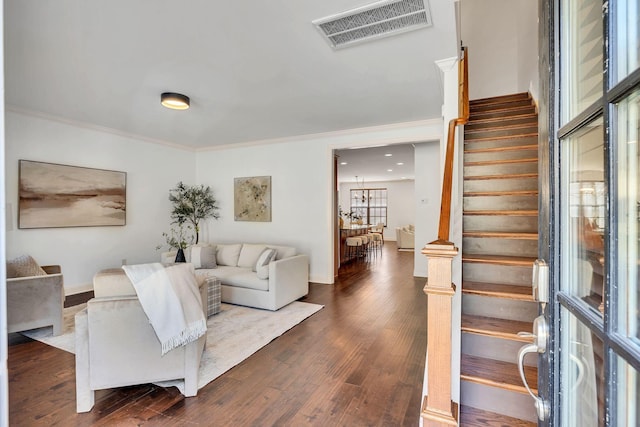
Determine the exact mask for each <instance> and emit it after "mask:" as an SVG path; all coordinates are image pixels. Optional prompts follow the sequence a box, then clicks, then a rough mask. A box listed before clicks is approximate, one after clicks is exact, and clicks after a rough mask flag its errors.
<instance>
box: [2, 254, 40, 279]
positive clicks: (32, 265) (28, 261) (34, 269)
mask: <svg viewBox="0 0 640 427" xmlns="http://www.w3.org/2000/svg"><path fill="white" fill-rule="evenodd" d="M46 275H47V272H46V271H44V270H43V269H42V268H41V267H40V266H39V265H38V263H37V262H36V260H35V259H33V258H32V257H31V256H30V255H22V256H19V257H17V258H14V259H12V260H8V261H7V278H8V279H11V278H14V277H32V276H46Z"/></svg>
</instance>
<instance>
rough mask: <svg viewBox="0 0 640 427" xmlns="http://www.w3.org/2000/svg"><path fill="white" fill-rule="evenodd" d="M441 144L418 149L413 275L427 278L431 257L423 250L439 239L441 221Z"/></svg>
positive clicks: (436, 142) (416, 153)
mask: <svg viewBox="0 0 640 427" xmlns="http://www.w3.org/2000/svg"><path fill="white" fill-rule="evenodd" d="M441 180H442V174H441V172H440V141H432V142H425V143H422V144H416V147H415V183H416V185H415V198H416V204H415V206H414V211H415V216H416V245H415V246H416V250H415V252H414V261H413V275H414V276H417V277H427V276H428V274H429V272H428V271H427V257H425V256H424V255H423V254H422V252H421V250H422V248H423V247H424V245H426V244H427V243H429V242H432V241H434V240H436V239H437V238H438V221H439V220H440V193H441V192H442V184H441Z"/></svg>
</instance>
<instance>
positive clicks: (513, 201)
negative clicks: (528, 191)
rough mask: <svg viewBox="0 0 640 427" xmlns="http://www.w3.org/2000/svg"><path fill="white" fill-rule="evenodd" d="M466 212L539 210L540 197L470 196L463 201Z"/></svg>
mask: <svg viewBox="0 0 640 427" xmlns="http://www.w3.org/2000/svg"><path fill="white" fill-rule="evenodd" d="M462 205H463V209H464V210H465V211H481V210H517V209H523V210H530V209H531V210H533V209H538V196H469V197H464V198H463V201H462Z"/></svg>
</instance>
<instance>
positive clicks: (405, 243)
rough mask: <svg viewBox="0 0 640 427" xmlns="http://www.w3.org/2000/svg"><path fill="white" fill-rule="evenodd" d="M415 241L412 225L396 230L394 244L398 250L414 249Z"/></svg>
mask: <svg viewBox="0 0 640 427" xmlns="http://www.w3.org/2000/svg"><path fill="white" fill-rule="evenodd" d="M415 240H416V239H415V229H414V227H413V225H406V226H404V227H397V228H396V244H397V246H398V249H414V248H415Z"/></svg>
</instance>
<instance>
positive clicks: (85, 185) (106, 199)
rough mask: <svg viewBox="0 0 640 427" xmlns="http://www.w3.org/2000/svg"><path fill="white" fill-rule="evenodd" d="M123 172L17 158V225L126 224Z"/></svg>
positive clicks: (28, 226)
mask: <svg viewBox="0 0 640 427" xmlns="http://www.w3.org/2000/svg"><path fill="white" fill-rule="evenodd" d="M126 187H127V174H126V172H117V171H110V170H104V169H92V168H85V167H79V166H68V165H59V164H55V163H44V162H35V161H31V160H20V177H19V200H18V228H23V229H24V228H50V227H92V226H112V225H125V224H126V202H127V188H126Z"/></svg>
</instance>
